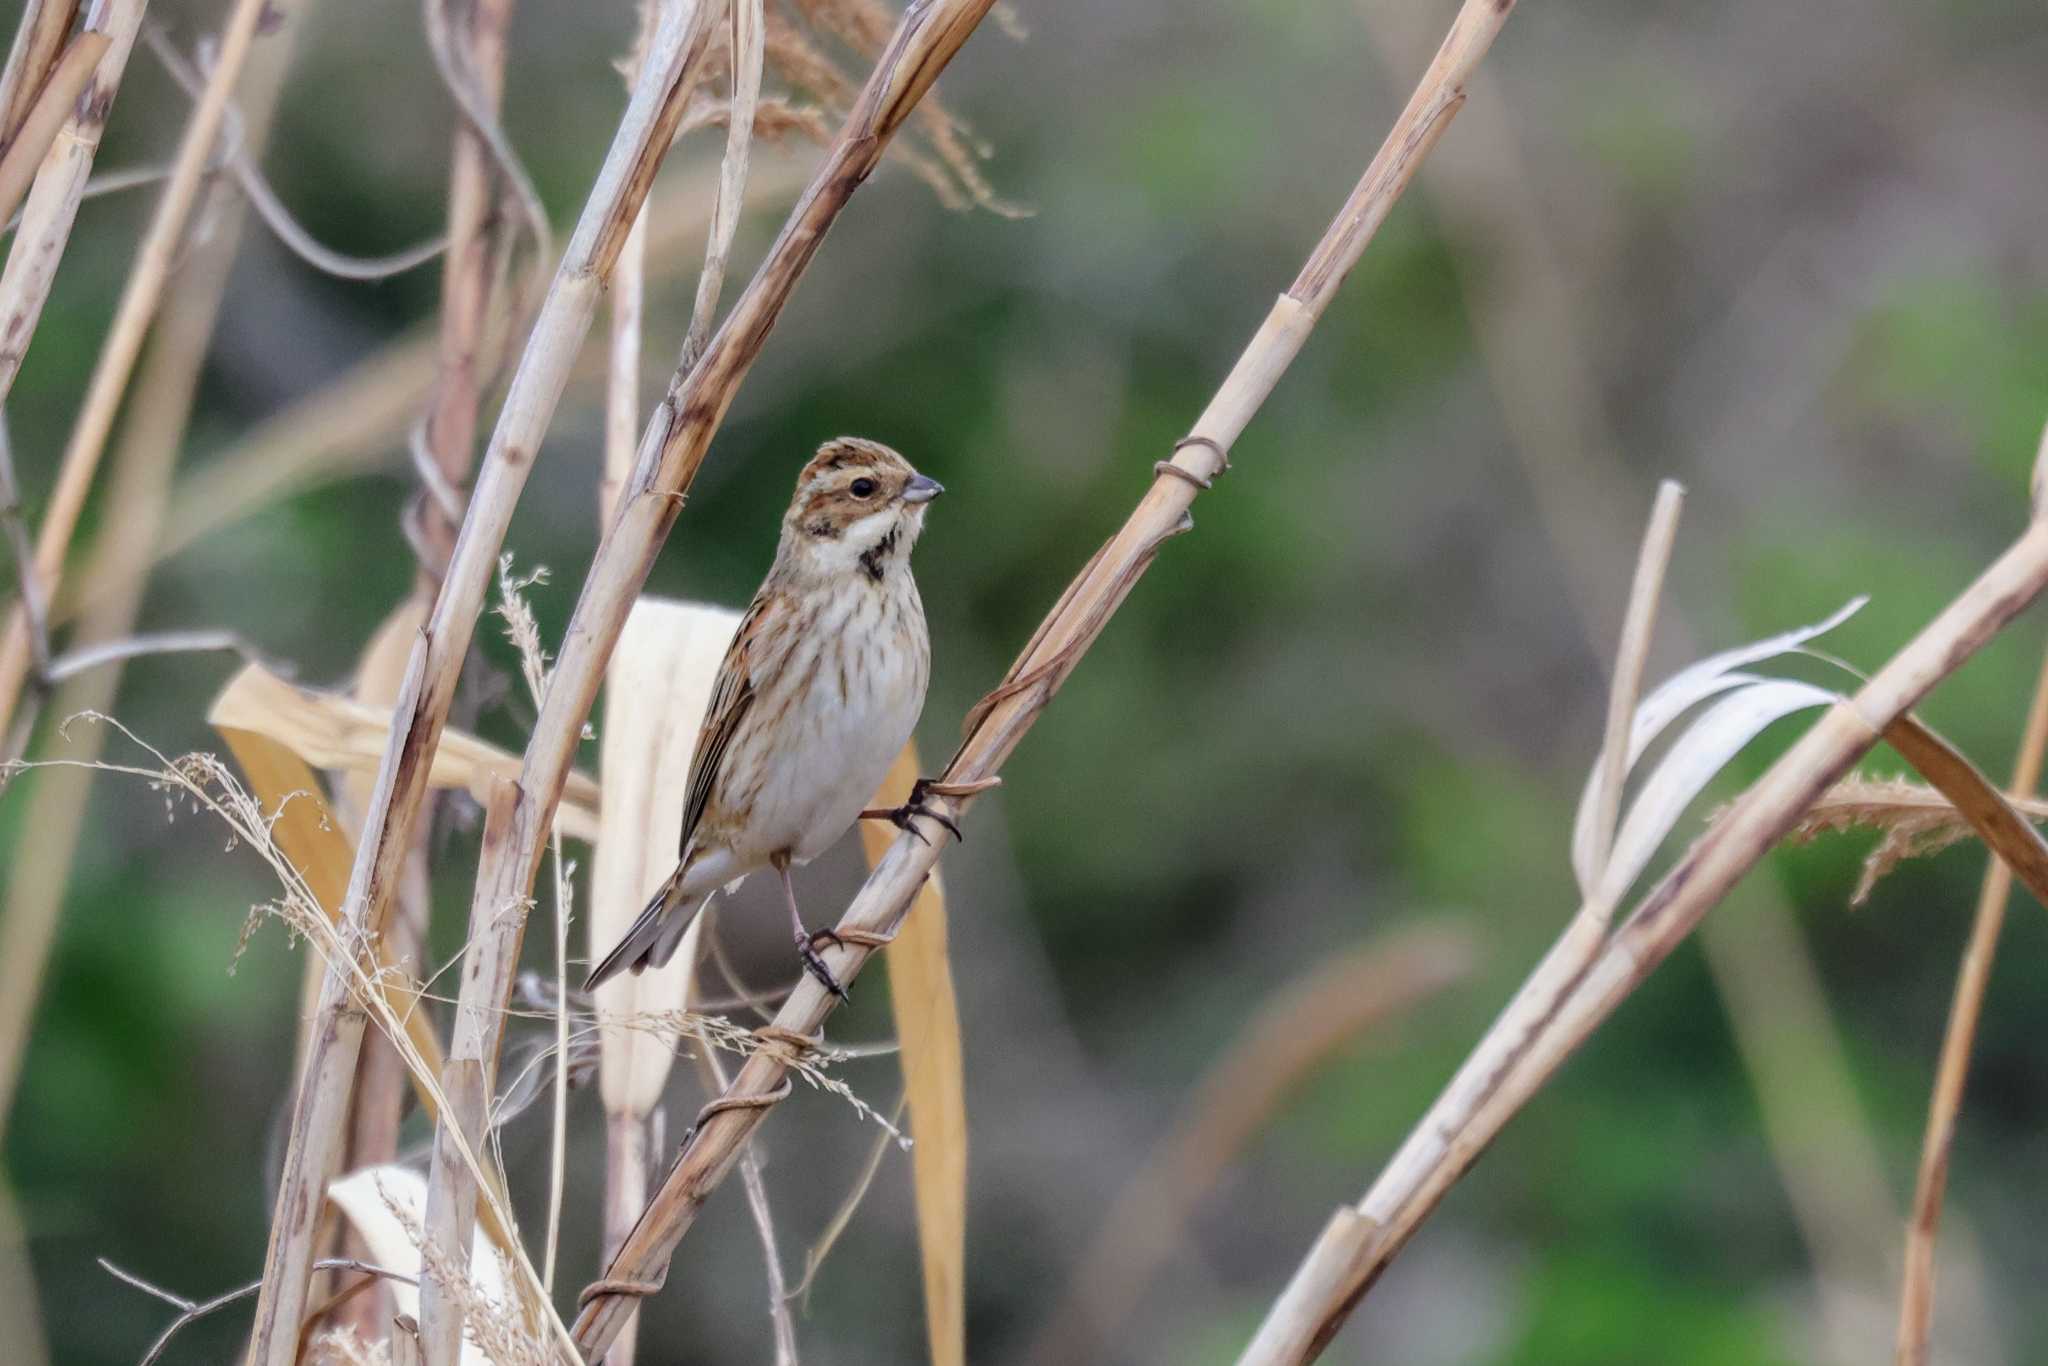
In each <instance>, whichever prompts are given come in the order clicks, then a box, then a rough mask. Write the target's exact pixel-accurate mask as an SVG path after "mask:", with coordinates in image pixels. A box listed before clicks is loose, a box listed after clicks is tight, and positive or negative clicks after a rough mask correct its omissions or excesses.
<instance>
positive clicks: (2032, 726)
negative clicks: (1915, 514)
mask: <svg viewBox="0 0 2048 1366" xmlns="http://www.w3.org/2000/svg"><path fill="white" fill-rule="evenodd" d="M2044 750H2048V658H2044V659H2043V660H2042V664H2041V676H2040V679H2039V681H2037V682H2036V683H2035V685H2034V700H2033V702H2032V703H2031V704H2030V705H2029V706H2028V708H2027V719H2026V725H2025V728H2024V730H2023V732H2022V734H2021V737H2020V745H2019V756H2018V758H2017V759H2016V760H2015V761H2014V763H2013V777H2012V788H2013V791H2015V792H2018V793H2022V794H2029V795H2031V794H2032V793H2033V792H2034V791H2035V790H2036V789H2037V788H2038V787H2039V786H2040V783H2041V767H2042V754H2043V751H2044ZM1922 771H1923V772H1925V770H1924V769H1923V770H1922ZM1930 776H1931V775H1930ZM2027 828H2028V829H2029V831H2031V829H2032V827H2031V826H2029V827H2027ZM2035 838H2036V839H2037V840H2038V838H2039V836H2036V837H2035ZM2012 876H2013V875H2012V869H2011V867H2010V865H2009V864H2008V863H2007V861H2006V860H2005V859H2004V858H2003V857H1993V858H1992V859H1991V861H1990V865H1989V866H1988V867H1986V868H1985V870H1984V883H1983V886H1982V888H1981V890H1980V891H1979V892H1978V894H1977V914H1976V917H1975V918H1974V920H1973V921H1972V922H1971V925H1970V938H1969V942H1968V943H1967V944H1966V945H1965V947H1964V949H1963V960H1962V964H1961V966H1960V967H1959V968H1958V970H1957V973H1956V988H1955V999H1954V1001H1953V1002H1952V1003H1951V1004H1950V1006H1949V1013H1948V1027H1947V1029H1946V1030H1945V1032H1944V1033H1943V1035H1942V1040H1941V1061H1940V1063H1939V1065H1938V1066H1937V1069H1936V1071H1935V1078H1934V1092H1933V1094H1932V1095H1931V1096H1930V1097H1929V1098H1928V1102H1927V1130H1926V1135H1925V1137H1924V1138H1923V1139H1922V1141H1921V1145H1920V1170H1919V1175H1918V1178H1917V1180H1916V1182H1915V1185H1914V1190H1913V1209H1912V1214H1911V1216H1910V1217H1909V1218H1908V1220H1907V1223H1906V1268H1905V1276H1904V1280H1903V1282H1902V1284H1901V1287H1900V1291H1899V1327H1898V1341H1897V1360H1898V1366H1926V1363H1927V1362H1928V1360H1929V1359H1930V1355H1931V1345H1932V1338H1933V1331H1934V1252H1935V1235H1936V1233H1937V1232H1938V1231H1939V1229H1940V1226H1941V1210H1942V1201H1943V1197H1944V1196H1945V1195H1946V1194H1947V1191H1948V1168H1949V1157H1950V1155H1951V1153H1952V1152H1953V1151H1954V1148H1955V1136H1956V1121H1957V1116H1958V1115H1959V1114H1960V1113H1961V1110H1962V1105H1963V1086H1964V1083H1965V1082H1966V1080H1967V1079H1968V1077H1969V1070H1970V1055H1971V1053H1972V1051H1973V1050H1974V1049H1975V1047H1976V1041H1977V1021H1978V1019H1979V1017H1980V1016H1981V1015H1982V1014H1983V1011H1984V993H1985V989H1986V987H1987V986H1988V985H1989V983H1990V980H1991V965H1992V962H1993V960H1994V959H1995V958H1996V956H1997V953H1998V936H1999V933H2000V932H2001V931H2002V930H2003V929H2004V927H2005V911H2006V907H2007V905H2008V904H2009V903H2010V901H2011V900H2012ZM2034 894H2035V896H2036V897H2040V896H2041V892H2040V891H2039V890H2036V891H2035V893H2034Z"/></svg>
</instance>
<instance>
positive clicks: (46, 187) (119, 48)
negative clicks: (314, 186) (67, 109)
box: [0, 0, 148, 730]
mask: <svg viewBox="0 0 2048 1366" xmlns="http://www.w3.org/2000/svg"><path fill="white" fill-rule="evenodd" d="M147 4H148V0H113V4H112V5H111V6H110V7H109V9H108V12H107V16H106V32H107V34H108V36H109V37H110V38H112V40H113V41H112V42H111V43H110V44H109V45H108V47H107V51H106V55H105V56H103V57H101V58H100V62H99V65H98V67H96V68H95V69H94V71H93V77H92V82H91V84H90V85H88V86H87V87H86V89H85V91H84V92H83V93H82V94H81V95H80V96H79V98H78V100H77V101H76V102H75V103H74V104H73V105H72V108H71V116H70V118H69V119H67V120H66V121H65V124H64V126H63V128H61V129H60V130H59V131H58V133H57V139H56V141H55V142H54V143H52V144H51V147H50V150H49V153H48V154H47V155H46V156H44V158H43V164H42V167H41V168H40V169H39V170H38V171H37V172H36V178H35V183H34V184H33V185H32V186H30V188H29V192H28V202H27V203H26V204H25V205H24V206H23V207H22V212H21V222H20V223H19V224H18V225H17V226H16V228H15V230H14V241H13V243H12V244H11V245H10V246H9V247H8V250H7V267H6V270H5V271H4V272H0V407H4V406H5V405H6V402H7V397H8V395H9V394H11V393H12V392H13V390H14V380H15V377H16V376H17V375H19V374H20V373H21V362H22V358H23V357H25V356H26V355H27V354H28V347H29V342H30V341H31V340H33V339H34V337H35V333H36V324H37V323H39V322H40V321H41V320H42V316H43V305H44V304H45V303H47V302H48V301H49V297H50V286H51V284H52V283H53V282H54V281H55V280H56V278H57V267H58V266H59V265H60V264H61V263H62V261H63V259H64V248H65V246H66V244H67V243H68V242H69V241H70V238H71V225H72V223H73V222H74V221H76V219H77V217H78V205H79V202H80V200H81V199H82V198H83V197H84V194H85V186H86V182H87V181H88V180H90V179H91V178H92V164H93V160H94V158H95V157H97V156H98V155H99V146H100V135H101V134H102V133H104V132H105V131H106V127H107V115H108V113H109V111H111V110H112V108H113V105H114V96H115V94H116V92H118V91H119V90H120V88H121V76H122V74H123V73H124V72H125V71H126V70H127V69H128V56H129V54H130V53H131V52H132V51H134V48H135V38H136V35H137V34H139V33H140V32H141V31H142V16H143V13H144V11H145V9H146V8H147ZM11 710H12V708H11V707H0V719H4V718H5V717H6V716H7V714H8V712H9V711H11ZM4 729H5V726H4V725H0V730H4Z"/></svg>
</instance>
